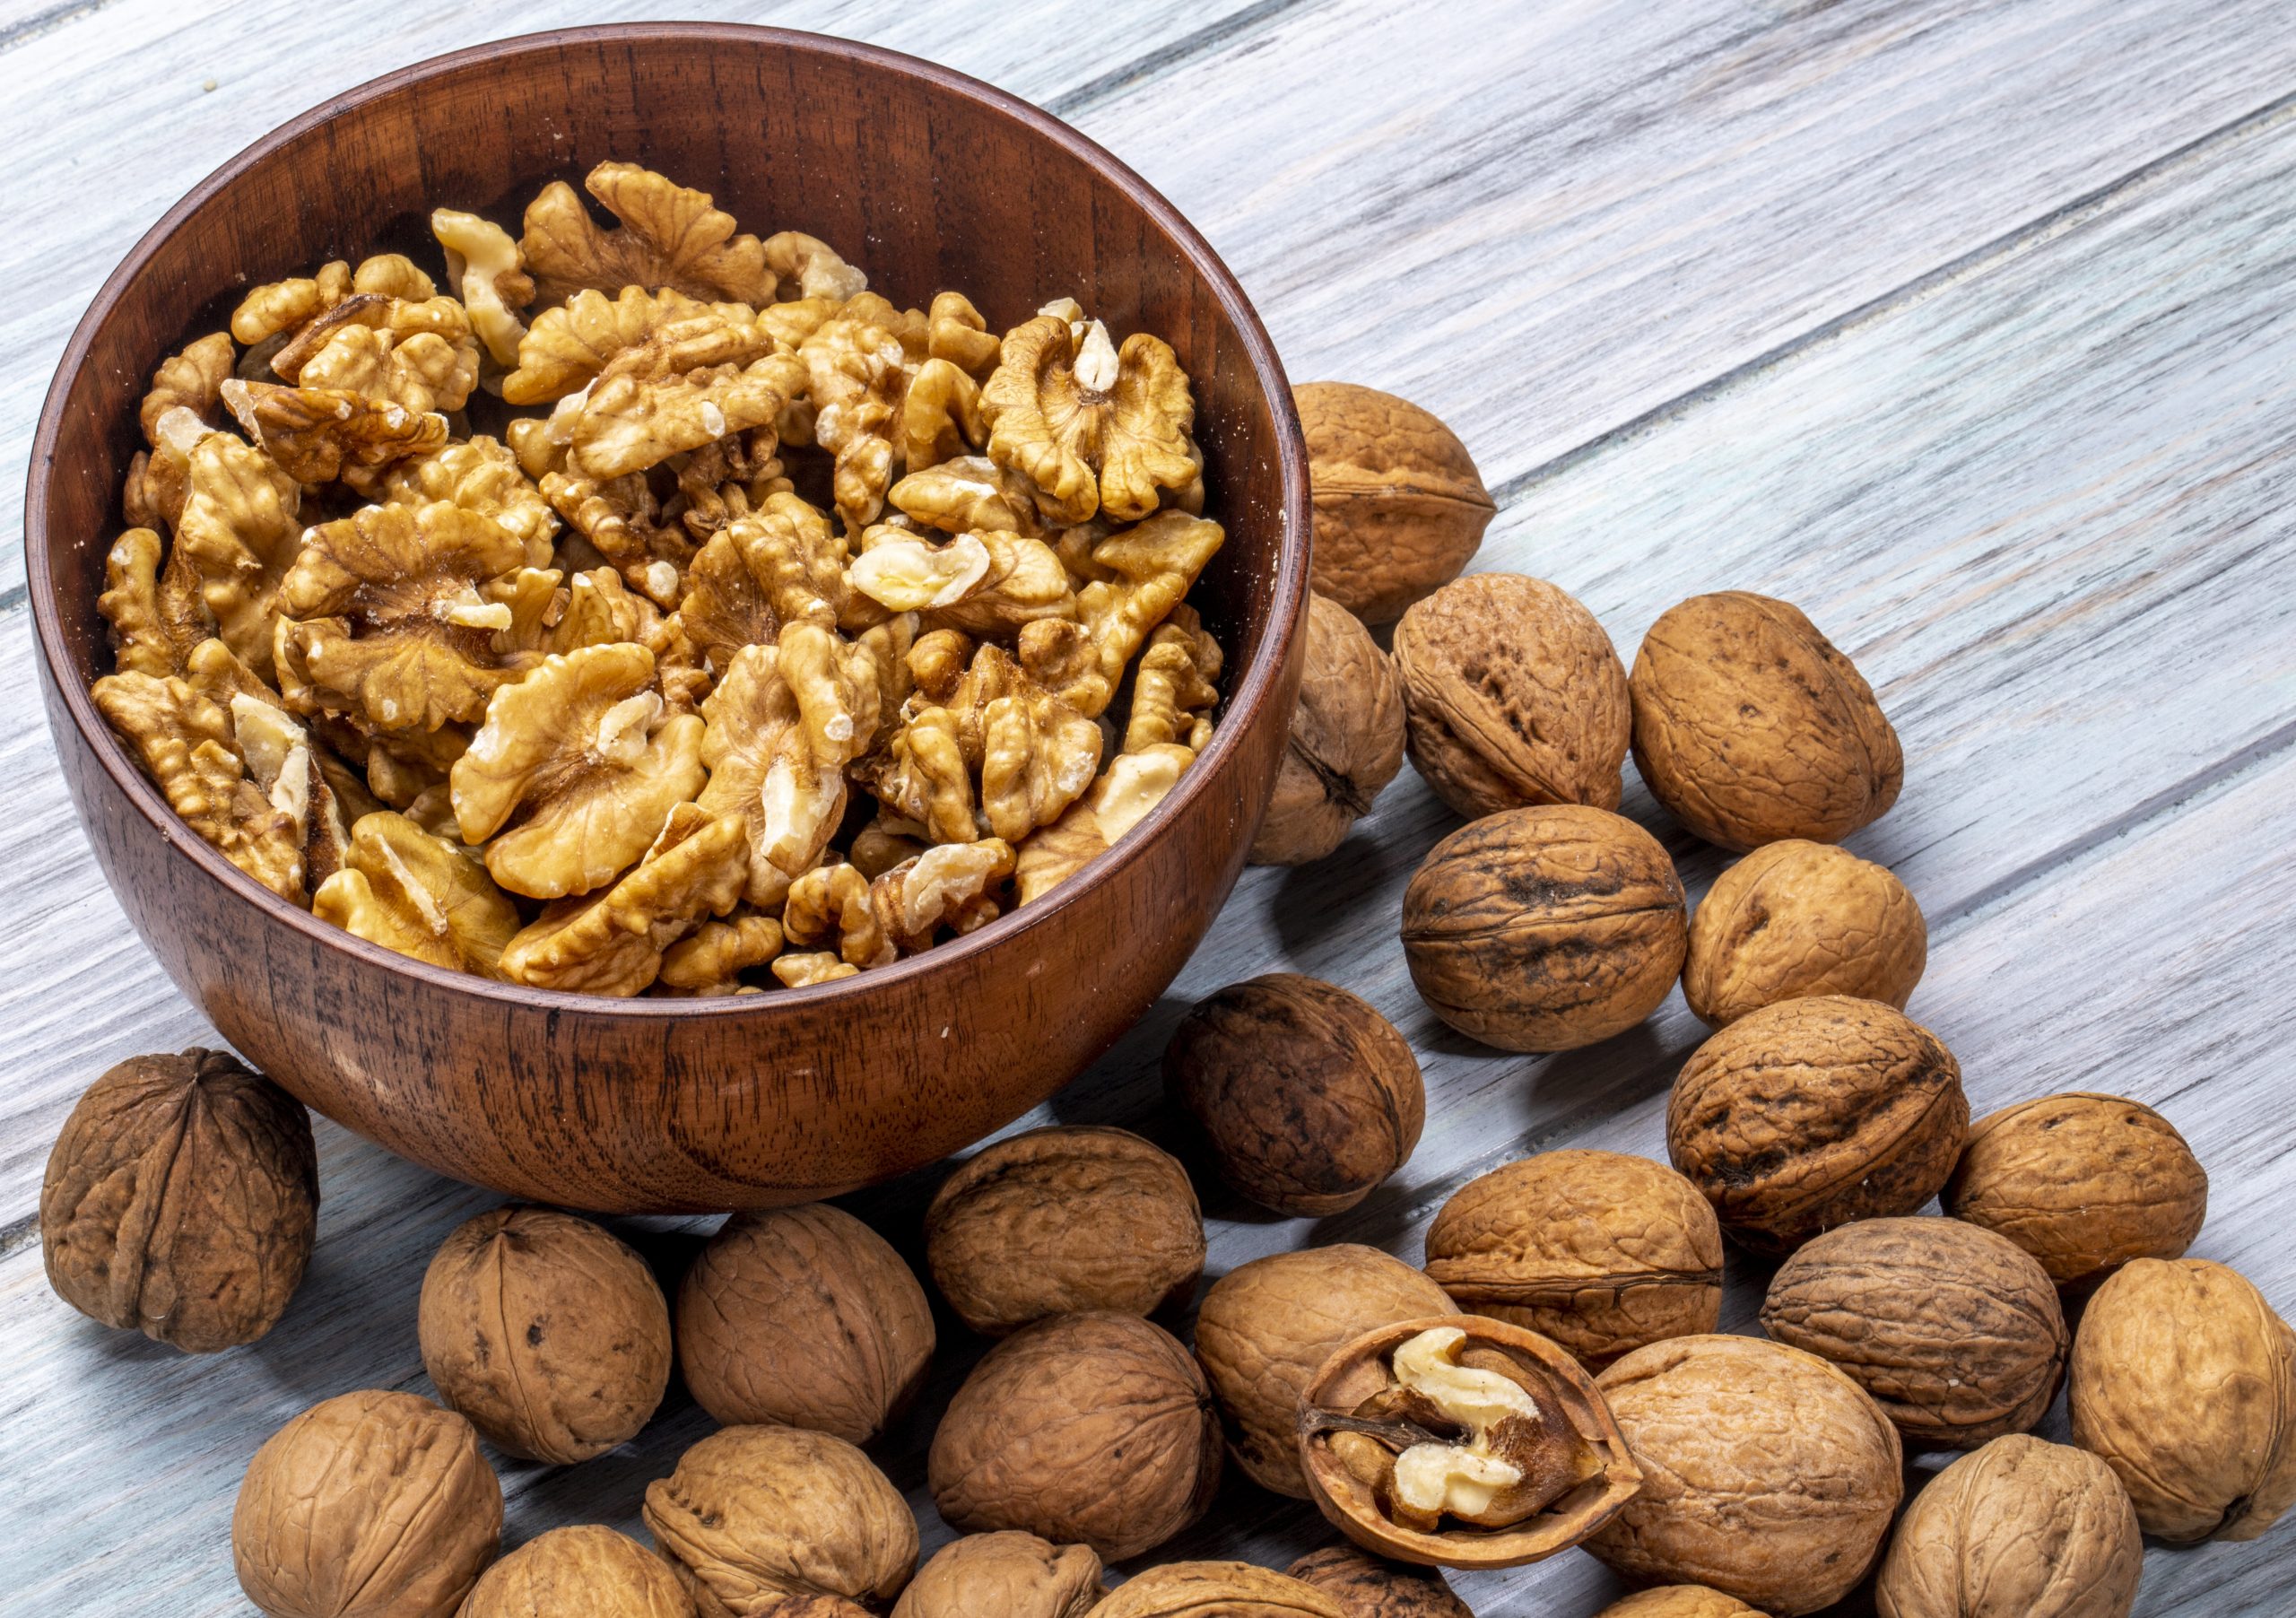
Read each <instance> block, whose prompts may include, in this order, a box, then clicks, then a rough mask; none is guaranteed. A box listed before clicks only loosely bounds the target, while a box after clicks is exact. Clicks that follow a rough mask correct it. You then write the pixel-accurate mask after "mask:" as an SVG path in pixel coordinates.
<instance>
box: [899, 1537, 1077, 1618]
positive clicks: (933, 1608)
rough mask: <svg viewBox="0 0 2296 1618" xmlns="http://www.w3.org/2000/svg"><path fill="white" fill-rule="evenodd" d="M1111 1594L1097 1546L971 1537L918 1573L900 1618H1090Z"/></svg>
mask: <svg viewBox="0 0 2296 1618" xmlns="http://www.w3.org/2000/svg"><path fill="white" fill-rule="evenodd" d="M1107 1593H1108V1592H1107V1591H1106V1590H1105V1589H1104V1588H1102V1587H1101V1584H1100V1558H1099V1557H1097V1556H1095V1555H1093V1554H1092V1552H1091V1547H1090V1546H1087V1545H1056V1544H1052V1543H1051V1542H1049V1541H1048V1540H1042V1539H1039V1538H1038V1537H1037V1536H1036V1535H1033V1534H1022V1533H1017V1532H1014V1531H1012V1530H1010V1529H1007V1530H1005V1531H1002V1532H999V1533H995V1534H967V1535H962V1536H961V1537H960V1538H957V1539H952V1540H951V1541H950V1542H949V1543H948V1544H945V1545H943V1546H942V1547H941V1548H940V1549H939V1550H938V1551H936V1552H935V1553H933V1556H932V1558H931V1559H930V1560H929V1561H926V1564H925V1565H924V1566H923V1567H921V1568H919V1569H918V1570H917V1577H916V1578H915V1579H911V1580H910V1581H909V1588H907V1589H905V1590H903V1591H902V1592H901V1593H900V1601H899V1602H897V1603H896V1604H895V1605H894V1606H893V1613H892V1618H988V1615H989V1614H996V1618H1084V1614H1087V1613H1089V1612H1091V1611H1092V1610H1093V1609H1094V1608H1095V1607H1097V1606H1098V1605H1100V1598H1101V1597H1102V1596H1105V1595H1106V1594H1107Z"/></svg>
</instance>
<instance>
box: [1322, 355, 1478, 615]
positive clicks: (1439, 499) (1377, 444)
mask: <svg viewBox="0 0 2296 1618" xmlns="http://www.w3.org/2000/svg"><path fill="white" fill-rule="evenodd" d="M1291 400H1292V403H1293V404H1294V405H1297V406H1298V408H1299V412H1300V428H1301V430H1302V431H1304V432H1305V434H1306V436H1307V440H1308V468H1309V469H1308V478H1309V486H1310V489H1311V491H1312V492H1313V495H1314V498H1315V518H1316V545H1315V587H1316V589H1317V590H1318V592H1319V593H1320V594H1322V595H1325V596H1330V597H1331V598H1332V599H1333V600H1334V601H1335V602H1337V603H1339V605H1342V606H1344V607H1345V608H1346V609H1347V610H1348V611H1349V612H1351V613H1354V614H1355V615H1356V616H1357V617H1358V618H1361V620H1362V621H1363V622H1366V623H1392V622H1395V620H1396V619H1397V618H1399V617H1401V616H1402V615H1403V612H1404V609H1405V608H1406V607H1408V606H1409V605H1411V604H1412V603H1413V602H1414V601H1417V600H1419V599H1420V598H1421V597H1422V596H1427V595H1429V594H1431V593H1432V592H1433V591H1435V590H1437V589H1439V588H1441V587H1443V586H1444V585H1446V584H1448V583H1449V582H1450V581H1451V580H1452V579H1454V578H1457V577H1458V576H1459V573H1460V572H1461V570H1464V569H1465V567H1466V565H1467V562H1468V561H1470V560H1471V559H1472V558H1473V557H1474V553H1475V550H1476V547H1478V546H1479V545H1481V544H1483V529H1484V528H1486V527H1488V526H1490V523H1491V518H1492V514H1493V513H1494V512H1496V511H1497V509H1498V508H1497V506H1496V505H1494V504H1493V503H1492V499H1491V495H1490V493H1489V492H1488V491H1486V490H1485V489H1484V488H1483V479H1482V477H1481V476H1479V475H1478V474H1476V472H1475V467H1474V460H1473V458H1472V457H1469V456H1468V454H1467V451H1466V446H1465V445H1464V444H1462V443H1460V442H1459V440H1458V437H1457V434H1455V433H1453V432H1452V431H1451V430H1450V429H1449V428H1448V427H1446V426H1444V425H1443V423H1442V422H1439V421H1438V420H1436V419H1435V417H1434V416H1432V415H1431V414H1429V413H1427V412H1426V411H1424V410H1422V409H1421V408H1420V407H1419V406H1418V405H1413V404H1411V403H1410V402H1409V401H1407V400H1404V399H1398V398H1396V396H1394V395H1393V394H1386V393H1381V392H1379V391H1378V389H1377V388H1371V387H1357V386H1355V385H1354V384H1353V383H1351V382H1307V383H1303V384H1301V385H1300V387H1295V388H1293V389H1292V390H1291Z"/></svg>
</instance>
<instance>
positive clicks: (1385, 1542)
mask: <svg viewBox="0 0 2296 1618" xmlns="http://www.w3.org/2000/svg"><path fill="white" fill-rule="evenodd" d="M1300 1466H1301V1468H1302V1469H1303V1470H1304V1471H1305V1472H1306V1473H1307V1474H1308V1486H1309V1489H1310V1490H1311V1491H1312V1492H1313V1493H1314V1497H1315V1501H1316V1504H1317V1506H1318V1509H1321V1510H1322V1512H1323V1514H1324V1515H1325V1516H1326V1517H1327V1518H1330V1519H1331V1521H1332V1522H1333V1523H1334V1524H1335V1526H1336V1527H1338V1528H1339V1529H1340V1531H1341V1532H1342V1533H1344V1534H1345V1535H1347V1536H1348V1537H1349V1538H1350V1539H1352V1540H1353V1541H1354V1542H1355V1543H1356V1544H1360V1545H1361V1546H1362V1547H1363V1548H1364V1549H1366V1550H1368V1551H1373V1552H1376V1553H1378V1554H1380V1555H1382V1556H1387V1557H1392V1558H1394V1559H1396V1560H1397V1561H1412V1562H1418V1563H1420V1564H1422V1565H1423V1566H1435V1567H1453V1568H1509V1567H1518V1566H1520V1565H1521V1564H1523V1563H1525V1562H1529V1561H1539V1560H1541V1559H1542V1558H1544V1557H1548V1556H1552V1555H1553V1554H1554V1553H1556V1552H1557V1551H1561V1550H1564V1549H1566V1548H1568V1547H1569V1546H1571V1545H1574V1544H1578V1542H1579V1541H1580V1540H1582V1539H1584V1538H1586V1537H1587V1535H1590V1534H1592V1533H1594V1532H1595V1531H1596V1529H1598V1528H1600V1527H1602V1526H1603V1525H1604V1524H1605V1522H1607V1521H1609V1520H1610V1518H1611V1517H1612V1516H1613V1514H1614V1513H1615V1512H1616V1511H1617V1510H1618V1509H1619V1508H1621V1507H1622V1506H1623V1505H1625V1504H1626V1502H1627V1501H1629V1500H1631V1499H1632V1498H1633V1496H1634V1494H1635V1492H1637V1491H1638V1490H1639V1489H1640V1487H1641V1486H1642V1473H1641V1469H1640V1468H1639V1467H1638V1466H1636V1465H1635V1463H1634V1457H1632V1456H1631V1454H1629V1453H1628V1451H1627V1447H1626V1440H1625V1439H1624V1438H1623V1437H1622V1436H1621V1435H1620V1433H1619V1430H1618V1424H1617V1422H1614V1421H1613V1420H1612V1419H1611V1413H1610V1408H1609V1406H1608V1405H1605V1403H1604V1402H1603V1396H1602V1395H1601V1394H1599V1393H1597V1392H1596V1389H1595V1384H1594V1381H1593V1380H1592V1379H1590V1378H1589V1377H1588V1376H1587V1373H1586V1371H1585V1370H1583V1369H1581V1367H1580V1366H1579V1364H1578V1361H1576V1360H1574V1359H1572V1358H1571V1357H1570V1353H1567V1352H1566V1351H1565V1350H1564V1349H1563V1348H1562V1347H1561V1345H1559V1344H1555V1343H1552V1342H1550V1341H1549V1340H1548V1339H1546V1338H1544V1337H1542V1336H1540V1335H1538V1334H1537V1333H1536V1332H1532V1331H1526V1330H1524V1329H1523V1328H1522V1327H1517V1326H1509V1325H1507V1324H1506V1323H1504V1322H1503V1321H1497V1320H1488V1319H1485V1318H1482V1317H1481V1316H1475V1315H1449V1316H1440V1315H1439V1316H1431V1317H1429V1318H1422V1319H1418V1320H1405V1321H1401V1322H1398V1323H1396V1324H1395V1325H1392V1326H1383V1327H1378V1329H1377V1330H1374V1331H1370V1332H1366V1333H1365V1334H1363V1335H1361V1336H1360V1337H1358V1338H1356V1339H1355V1340H1354V1341H1353V1342H1352V1343H1350V1344H1347V1345H1346V1346H1344V1347H1343V1348H1341V1349H1339V1350H1337V1351H1336V1352H1335V1353H1333V1354H1332V1356H1331V1357H1330V1358H1329V1359H1327V1360H1326V1361H1324V1363H1323V1365H1322V1367H1321V1369H1319V1370H1318V1371H1317V1372H1316V1374H1315V1376H1314V1377H1313V1378H1311V1379H1309V1383H1308V1386H1307V1387H1306V1389H1305V1391H1304V1392H1303V1393H1302V1394H1301V1395H1300Z"/></svg>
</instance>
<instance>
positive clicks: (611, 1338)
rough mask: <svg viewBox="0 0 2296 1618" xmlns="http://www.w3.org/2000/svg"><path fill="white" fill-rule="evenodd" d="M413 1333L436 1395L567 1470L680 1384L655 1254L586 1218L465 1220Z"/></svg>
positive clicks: (515, 1215) (511, 1211) (515, 1447)
mask: <svg viewBox="0 0 2296 1618" xmlns="http://www.w3.org/2000/svg"><path fill="white" fill-rule="evenodd" d="M415 1329H416V1333H417V1335H418V1336H419V1337H420V1339H421V1342H422V1366H423V1369H424V1370H428V1371H429V1372H430V1373H431V1381H433V1382H435V1383H437V1384H438V1386H439V1397H440V1398H442V1399H443V1400H445V1401H446V1403H447V1404H448V1405H449V1406H450V1407H452V1408H453V1409H456V1410H458V1411H460V1412H461V1413H462V1414H464V1415H465V1416H468V1417H469V1418H470V1420H471V1422H472V1424H473V1425H474V1426H475V1427H477V1429H478V1430H479V1431H481V1432H482V1433H484V1434H485V1435H486V1437H487V1439H488V1440H489V1441H490V1442H491V1443H492V1444H493V1445H494V1447H495V1448H498V1449H500V1450H502V1451H504V1452H505V1453H506V1454H509V1455H516V1456H523V1457H526V1458H528V1459H532V1460H542V1461H550V1462H552V1463H553V1464H556V1465H559V1466H564V1465H567V1464H569V1463H570V1462H574V1461H586V1460H588V1459H589V1458H590V1457H592V1456H595V1455H603V1454H604V1453H605V1452H606V1451H607V1450H609V1449H611V1448H613V1447H614V1446H615V1445H616V1444H622V1443H627V1442H628V1441H629V1440H631V1439H634V1438H636V1437H637V1436H638V1434H639V1430H640V1429H642V1428H643V1427H644V1426H645V1425H646V1423H647V1422H648V1421H649V1420H651V1419H652V1418H653V1414H654V1411H655V1409H656V1408H657V1406H658V1405H660V1404H661V1402H662V1394H663V1391H664V1390H665V1388H666V1387H668V1386H669V1381H670V1309H669V1305H668V1304H667V1303H666V1302H665V1301H664V1300H663V1298H662V1289H661V1287H660V1285H659V1284H658V1283H657V1282H656V1281H655V1279H654V1273H653V1271H651V1270H649V1269H648V1268H647V1267H646V1261H645V1260H644V1259H642V1258H640V1257H639V1256H638V1255H637V1254H636V1253H634V1252H632V1251H631V1249H630V1248H628V1247H627V1246H625V1245H624V1244H623V1243H622V1241H620V1240H617V1239H616V1238H615V1237H613V1235H611V1234H610V1233H608V1232H607V1231H604V1230H601V1229H600V1228H599V1227H598V1226H596V1225H594V1224H592V1223H591V1222H589V1221H588V1220H587V1219H578V1218H576V1217H575V1216H574V1215H573V1214H557V1213H552V1212H551V1211H550V1210H548V1209H544V1208H523V1207H505V1208H497V1209H495V1210H494V1211H493V1212H491V1213H489V1214H480V1215H478V1217H477V1218H475V1219H472V1220H468V1221H465V1222H464V1223H463V1224H461V1225H459V1226H457V1228H456V1230H455V1231H453V1233H452V1234H450V1235H448V1238H447V1240H445V1241H444V1242H442V1243H440V1244H439V1251H438V1252H437V1254H436V1255H434V1256H433V1257H432V1258H431V1267H430V1269H429V1271H428V1272H426V1273H425V1274H424V1275H423V1277H422V1303H421V1306H420V1307H419V1309H418V1310H417V1313H416V1319H415Z"/></svg>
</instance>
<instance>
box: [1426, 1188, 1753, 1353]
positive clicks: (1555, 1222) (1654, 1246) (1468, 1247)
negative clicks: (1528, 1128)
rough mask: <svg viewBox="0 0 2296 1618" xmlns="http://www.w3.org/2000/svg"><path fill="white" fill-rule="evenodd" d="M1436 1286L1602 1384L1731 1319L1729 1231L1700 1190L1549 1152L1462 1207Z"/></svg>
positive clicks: (1465, 1199)
mask: <svg viewBox="0 0 2296 1618" xmlns="http://www.w3.org/2000/svg"><path fill="white" fill-rule="evenodd" d="M1427 1274H1428V1276H1429V1278H1430V1279H1431V1280H1433V1281H1435V1282H1436V1283H1439V1285H1441V1287H1442V1288H1443V1290H1444V1291H1445V1292H1448V1293H1449V1294H1450V1297H1451V1300H1452V1301H1453V1302H1454V1303H1456V1304H1457V1306H1458V1307H1459V1308H1460V1309H1465V1310H1467V1311H1469V1312H1470V1313H1473V1314H1478V1315H1488V1316H1490V1317H1491V1318H1492V1319H1494V1320H1506V1321H1510V1322H1512V1323H1513V1324H1514V1325H1517V1326H1520V1327H1526V1329H1528V1330H1531V1331H1535V1332H1539V1333H1542V1334H1544V1335H1546V1336H1549V1337H1552V1338H1553V1339H1554V1340H1555V1341H1556V1342H1557V1343H1560V1344H1562V1346H1563V1347H1565V1348H1567V1349H1569V1350H1570V1352H1571V1353H1574V1354H1576V1355H1577V1356H1578V1360H1579V1362H1580V1363H1581V1364H1584V1365H1586V1366H1587V1368H1588V1369H1590V1370H1599V1369H1601V1368H1602V1367H1603V1366H1605V1365H1607V1364H1609V1363H1610V1362H1611V1361H1613V1360H1615V1359H1617V1358H1618V1357H1619V1356H1620V1355H1621V1354H1624V1353H1631V1352H1632V1351H1634V1350H1635V1349H1638V1348H1641V1347H1644V1346H1646V1345H1648V1344H1652V1343H1657V1342H1659V1341H1661V1340H1663V1339H1665V1338H1667V1337H1683V1336H1690V1335H1695V1334H1697V1333H1700V1332H1710V1331H1712V1330H1713V1329H1714V1327H1715V1326H1716V1324H1717V1322H1718V1321H1719V1320H1720V1319H1721V1318H1722V1229H1721V1226H1720V1225H1719V1224H1718V1223H1717V1222H1716V1221H1715V1218H1714V1210H1713V1208H1712V1207H1710V1206H1709V1205H1708V1204H1707V1201H1706V1198H1705V1197H1703V1196H1700V1194H1699V1190H1698V1187H1696V1186H1693V1185H1692V1184H1691V1183H1690V1181H1688V1180H1686V1179H1683V1177H1682V1176H1681V1175H1679V1174H1677V1173H1675V1172H1674V1170H1671V1169H1669V1168H1667V1167H1666V1166H1665V1164H1664V1163H1654V1162H1652V1161H1650V1160H1649V1159H1648V1158H1647V1157H1630V1156H1628V1155H1626V1154H1625V1153H1617V1152H1585V1151H1566V1152H1542V1153H1539V1154H1538V1155H1537V1156H1536V1157H1529V1158H1525V1159H1524V1160H1523V1161H1520V1162H1514V1163H1509V1164H1507V1165H1505V1166H1504V1167H1502V1168H1498V1169H1494V1170H1492V1171H1491V1172H1490V1173H1488V1174H1485V1175H1482V1176H1479V1177H1478V1178H1476V1179H1471V1180H1469V1181H1468V1182H1467V1183H1466V1184H1465V1185H1464V1186H1461V1187H1459V1188H1458V1190H1457V1191H1456V1192H1454V1193H1452V1196H1451V1200H1450V1201H1448V1202H1447V1203H1445V1204H1444V1205H1443V1207H1442V1211H1441V1212H1440V1213H1439V1214H1436V1215H1435V1222H1434V1223H1433V1224H1431V1225H1430V1226H1428V1227H1427Z"/></svg>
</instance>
